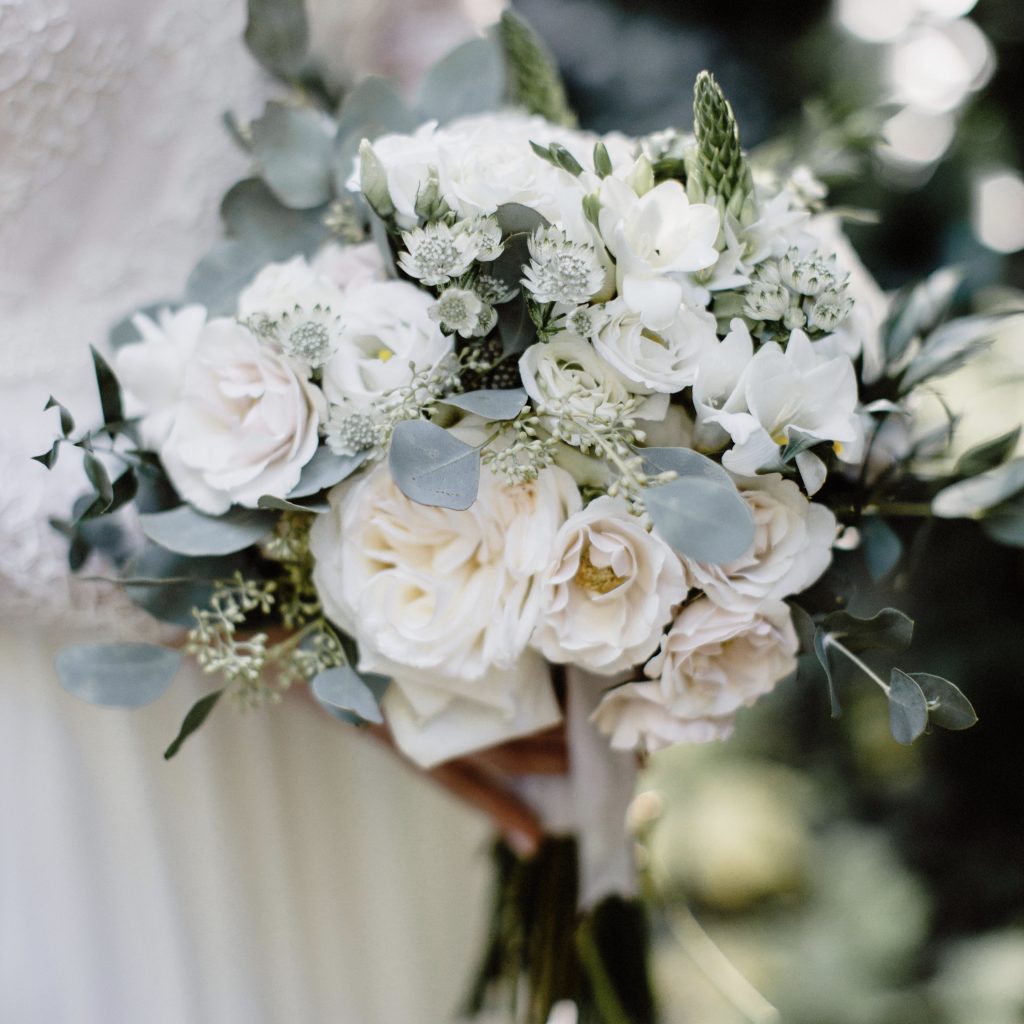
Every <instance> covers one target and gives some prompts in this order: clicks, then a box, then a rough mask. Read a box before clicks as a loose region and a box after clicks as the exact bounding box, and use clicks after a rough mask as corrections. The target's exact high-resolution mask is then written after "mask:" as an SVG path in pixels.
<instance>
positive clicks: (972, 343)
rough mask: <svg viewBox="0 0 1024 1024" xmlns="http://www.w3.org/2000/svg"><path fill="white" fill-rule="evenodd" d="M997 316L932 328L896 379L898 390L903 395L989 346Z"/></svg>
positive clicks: (974, 318)
mask: <svg viewBox="0 0 1024 1024" xmlns="http://www.w3.org/2000/svg"><path fill="white" fill-rule="evenodd" d="M1001 319H1002V318H1001V317H996V316H973V317H967V316H965V317H960V318H958V319H956V320H950V321H949V323H945V324H943V325H942V326H941V327H938V328H936V329H935V330H934V331H932V333H931V334H930V335H928V337H927V338H926V339H925V341H924V344H923V345H922V346H921V351H920V352H918V354H917V355H916V356H915V357H914V359H913V360H912V362H911V363H910V365H909V366H908V367H907V368H906V370H905V371H904V373H903V376H902V377H901V378H900V392H901V393H902V394H906V393H907V392H908V391H910V390H911V389H912V388H914V387H916V386H917V385H918V384H921V383H922V382H923V381H926V380H931V379H933V378H935V377H944V376H946V375H947V374H950V373H952V372H953V371H954V370H956V369H959V368H960V367H961V366H963V365H964V363H966V362H967V361H968V360H969V359H971V358H972V357H973V356H974V355H976V354H977V353H978V352H980V351H981V350H982V349H985V348H988V346H989V345H991V343H992V336H993V332H994V330H995V328H996V325H997V324H998V322H999V321H1000V320H1001Z"/></svg>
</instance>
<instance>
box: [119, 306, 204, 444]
mask: <svg viewBox="0 0 1024 1024" xmlns="http://www.w3.org/2000/svg"><path fill="white" fill-rule="evenodd" d="M132 325H133V326H134V327H135V329H136V330H137V331H138V332H139V334H141V335H142V340H141V341H136V342H132V343H131V344H130V345H124V346H123V347H122V348H120V349H118V352H117V355H116V357H115V361H114V366H115V369H116V371H117V378H118V380H119V381H120V382H121V384H122V385H124V388H125V391H126V393H127V397H128V399H129V404H128V411H129V414H130V415H136V414H139V415H141V416H142V422H141V424H140V427H141V436H142V443H143V444H144V445H145V446H146V447H147V448H152V449H154V450H156V449H159V447H160V446H161V445H162V444H163V442H164V441H165V440H166V438H167V435H168V433H170V429H171V425H172V424H173V422H174V410H175V407H176V406H177V403H178V400H179V399H180V398H181V393H182V388H183V386H184V383H185V366H186V365H187V363H188V361H189V359H190V358H191V356H192V352H193V351H194V350H195V347H196V343H197V342H198V340H199V336H200V335H201V334H202V332H203V327H204V326H205V325H206V310H205V309H204V308H203V307H202V306H184V307H182V308H181V309H179V310H176V311H175V312H173V313H172V312H171V311H170V310H169V309H161V310H160V312H159V313H158V315H157V319H156V320H155V321H154V320H153V319H151V318H150V317H148V316H145V315H144V314H142V313H137V314H136V315H135V316H134V317H132Z"/></svg>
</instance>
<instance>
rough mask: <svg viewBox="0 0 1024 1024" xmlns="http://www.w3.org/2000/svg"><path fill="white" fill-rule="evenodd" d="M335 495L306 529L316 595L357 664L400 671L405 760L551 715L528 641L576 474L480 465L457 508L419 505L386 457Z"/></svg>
mask: <svg viewBox="0 0 1024 1024" xmlns="http://www.w3.org/2000/svg"><path fill="white" fill-rule="evenodd" d="M464 439H466V440H469V441H471V442H473V441H476V440H477V439H476V437H475V436H474V437H468V436H467V437H465V438H464ZM479 440H483V438H480V439H479ZM329 501H330V510H329V511H328V512H327V513H326V514H325V515H323V516H320V517H318V519H317V521H316V523H314V525H313V528H312V530H311V532H310V549H311V551H312V553H313V557H314V558H315V560H316V564H315V568H314V571H313V580H314V583H315V585H316V589H317V593H318V595H319V597H320V600H321V602H322V604H323V607H324V611H325V613H326V614H327V616H328V617H329V618H330V619H331V620H332V621H333V622H335V623H337V624H338V625H339V626H340V627H341V628H342V629H344V630H345V631H346V632H347V633H349V634H350V635H351V636H353V637H354V638H355V640H356V641H357V643H358V644H359V650H360V668H362V669H364V670H367V671H375V672H381V673H384V674H387V675H388V676H390V677H391V678H392V680H393V683H392V690H394V691H396V692H395V695H392V694H391V693H389V696H388V698H387V700H386V701H385V713H386V715H387V717H388V720H389V724H391V726H392V729H393V730H394V731H395V732H396V737H397V740H398V742H399V744H400V745H402V746H403V749H405V750H406V751H407V752H408V753H409V754H410V756H412V757H414V759H416V760H417V761H418V762H419V763H421V764H434V763H437V762H439V761H442V760H445V759H446V758H448V757H452V756H457V755H458V754H461V753H464V752H465V751H467V750H472V749H476V748H479V747H484V746H490V745H491V744H493V743H497V742H501V741H502V740H503V739H507V738H510V737H511V736H515V735H520V734H523V733H526V732H532V731H536V729H538V728H543V727H545V726H547V725H551V724H553V723H554V721H556V720H557V718H558V710H557V705H555V703H554V701H553V698H552V696H551V692H550V682H549V679H548V674H547V672H546V671H544V667H543V662H541V661H540V659H539V658H535V657H534V656H531V654H530V652H528V651H527V642H528V641H529V638H530V635H531V633H532V632H533V629H534V626H535V625H536V622H537V616H538V615H539V613H540V602H541V591H540V584H539V574H540V573H542V572H543V571H544V570H545V569H546V568H547V566H548V564H549V562H550V558H551V549H552V544H553V542H554V538H555V535H556V534H557V532H558V530H559V528H560V527H561V525H562V524H563V522H564V521H565V519H566V517H567V516H568V515H569V514H570V513H571V512H572V511H575V510H576V509H577V508H579V502H580V499H579V492H578V491H577V489H576V485H575V484H574V483H573V481H572V478H571V477H570V476H569V474H568V473H566V472H564V471H563V470H561V469H558V468H556V467H550V468H548V469H545V470H542V471H541V473H540V474H539V475H538V477H537V479H536V480H534V481H531V482H530V483H526V484H520V485H517V486H508V485H506V484H505V483H504V482H503V480H502V479H501V478H500V477H498V476H496V475H495V474H493V473H482V474H481V476H480V490H479V493H478V496H477V499H476V501H475V502H474V503H473V505H472V506H471V507H470V508H469V509H467V510H466V511H463V512H455V511H452V510H450V509H444V508H436V507H431V506H427V505H420V504H417V503H416V502H414V501H411V500H410V499H409V498H407V497H405V495H404V494H402V492H401V491H400V490H399V489H398V487H397V485H396V484H395V482H394V480H393V479H392V477H391V473H390V471H389V469H388V467H387V466H386V465H385V464H380V465H378V466H377V467H375V468H374V469H372V470H370V471H369V472H368V473H365V474H362V475H360V476H359V477H356V478H353V479H350V480H348V481H346V482H344V483H343V484H341V485H339V486H338V487H335V488H334V489H333V490H332V491H331V492H330V494H329Z"/></svg>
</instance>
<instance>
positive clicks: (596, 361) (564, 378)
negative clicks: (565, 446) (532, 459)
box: [519, 333, 668, 445]
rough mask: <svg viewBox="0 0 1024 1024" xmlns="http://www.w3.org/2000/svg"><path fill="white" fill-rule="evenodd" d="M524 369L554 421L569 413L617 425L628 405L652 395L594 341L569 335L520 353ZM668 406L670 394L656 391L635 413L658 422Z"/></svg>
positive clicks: (529, 389)
mask: <svg viewBox="0 0 1024 1024" xmlns="http://www.w3.org/2000/svg"><path fill="white" fill-rule="evenodd" d="M519 373H520V376H521V377H522V381H523V387H524V388H525V389H526V393H527V394H528V395H529V396H530V398H531V399H532V400H533V403H534V405H535V406H536V408H537V410H538V411H539V412H541V413H542V414H543V413H544V412H545V411H550V412H552V414H553V418H554V419H557V418H558V417H560V416H561V415H563V414H568V415H569V416H576V417H578V418H580V419H582V420H584V421H586V420H588V419H596V420H600V421H602V422H605V423H617V422H619V421H620V420H622V419H623V416H624V412H623V409H624V406H625V405H626V403H633V402H635V399H636V397H637V396H638V395H644V394H647V390H646V389H645V388H643V387H640V386H638V385H637V384H635V383H634V382H632V381H630V380H627V379H626V378H625V377H623V376H622V374H620V373H619V372H618V371H617V370H616V369H615V368H614V367H613V366H611V365H610V364H609V363H607V362H605V360H604V359H602V358H601V356H600V355H599V354H598V353H597V352H596V351H595V350H594V347H593V346H592V345H591V344H590V342H588V341H586V340H585V339H583V338H581V337H579V336H578V335H574V334H568V333H560V334H556V335H555V336H554V337H553V338H552V339H551V340H550V341H546V342H538V343H537V344H535V345H531V346H530V347H529V348H528V349H527V350H526V351H525V352H524V353H523V354H522V356H521V357H520V360H519ZM667 407H668V398H667V396H665V395H651V396H650V397H649V398H647V399H646V400H645V401H643V402H642V404H640V405H639V406H637V407H636V408H632V409H631V410H630V412H629V415H631V416H637V417H640V418H642V419H651V420H657V419H660V418H661V417H662V416H664V415H665V411H666V409H667ZM565 440H566V441H567V442H568V443H569V444H572V445H579V443H580V440H581V438H580V436H579V435H578V434H575V435H574V434H570V435H568V436H567V437H565Z"/></svg>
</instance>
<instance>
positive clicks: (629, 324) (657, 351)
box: [594, 299, 718, 394]
mask: <svg viewBox="0 0 1024 1024" xmlns="http://www.w3.org/2000/svg"><path fill="white" fill-rule="evenodd" d="M605 313H606V314H608V317H609V318H608V319H607V320H606V321H605V322H604V324H603V326H602V327H601V329H600V330H599V331H598V332H597V334H596V335H595V336H594V348H596V349H597V351H598V352H600V353H601V355H602V356H604V358H605V359H606V360H607V361H608V362H609V363H611V364H612V366H614V367H615V368H616V369H617V370H618V371H619V372H620V373H621V374H623V375H624V376H625V377H628V378H629V379H630V380H631V381H634V382H635V383H637V384H640V385H642V386H643V387H645V388H650V389H651V390H652V391H660V392H662V393H664V394H673V393H675V392H677V391H682V390H683V388H685V387H688V386H689V385H691V384H693V382H694V381H695V380H696V379H697V369H698V366H699V365H700V362H701V360H702V359H703V358H705V357H706V356H707V354H708V353H709V352H711V351H713V350H714V349H715V348H716V346H717V341H718V336H717V333H716V327H715V318H714V317H713V316H712V315H711V314H710V313H708V312H706V311H705V310H691V309H685V308H683V307H679V306H677V308H676V311H675V314H674V316H673V317H672V318H671V319H670V320H669V321H668V322H667V323H666V324H665V325H664V326H663V327H662V328H661V329H660V330H659V331H654V330H652V329H650V328H648V327H645V326H644V324H643V322H642V321H641V319H640V316H639V315H638V314H636V313H634V312H633V311H632V310H631V309H630V308H629V307H628V305H627V304H626V303H625V302H624V301H623V300H622V299H615V300H614V301H613V302H609V303H608V305H607V306H605Z"/></svg>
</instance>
